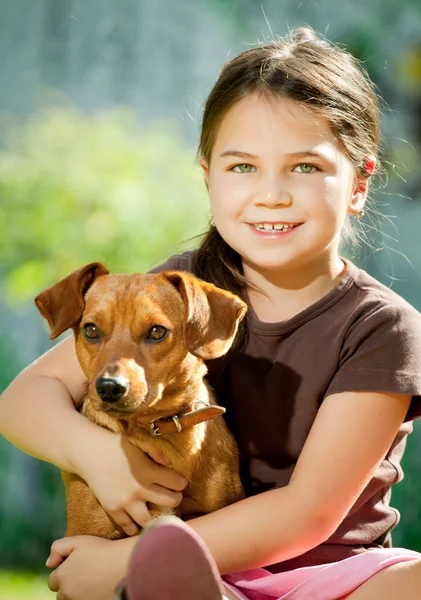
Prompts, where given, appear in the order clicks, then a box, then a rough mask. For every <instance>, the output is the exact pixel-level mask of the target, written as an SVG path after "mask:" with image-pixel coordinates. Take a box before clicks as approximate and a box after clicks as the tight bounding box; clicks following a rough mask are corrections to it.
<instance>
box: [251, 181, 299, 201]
mask: <svg viewBox="0 0 421 600" xmlns="http://www.w3.org/2000/svg"><path fill="white" fill-rule="evenodd" d="M291 203H292V196H291V194H290V192H289V191H288V189H287V185H286V182H285V181H284V180H283V179H282V177H279V176H271V177H267V178H266V179H265V180H264V181H262V185H261V187H260V189H259V191H258V194H256V201H255V204H256V206H269V207H271V208H276V207H278V206H289V205H290V204H291Z"/></svg>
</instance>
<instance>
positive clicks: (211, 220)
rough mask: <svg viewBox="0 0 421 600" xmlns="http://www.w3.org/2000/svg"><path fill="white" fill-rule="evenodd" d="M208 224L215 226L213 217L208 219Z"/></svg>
mask: <svg viewBox="0 0 421 600" xmlns="http://www.w3.org/2000/svg"><path fill="white" fill-rule="evenodd" d="M210 225H211V227H215V219H214V218H213V217H211V219H210Z"/></svg>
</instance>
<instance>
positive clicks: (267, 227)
mask: <svg viewBox="0 0 421 600" xmlns="http://www.w3.org/2000/svg"><path fill="white" fill-rule="evenodd" d="M296 226H297V224H296V223H290V224H283V223H276V224H275V225H271V224H270V223H255V224H254V227H255V228H256V229H259V230H260V231H288V230H289V229H293V228H294V227H296Z"/></svg>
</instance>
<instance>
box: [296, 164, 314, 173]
mask: <svg viewBox="0 0 421 600" xmlns="http://www.w3.org/2000/svg"><path fill="white" fill-rule="evenodd" d="M296 169H300V171H297V172H298V173H313V172H314V171H317V167H315V166H314V165H308V164H306V163H303V164H301V165H297V166H296V167H295V169H294V171H296Z"/></svg>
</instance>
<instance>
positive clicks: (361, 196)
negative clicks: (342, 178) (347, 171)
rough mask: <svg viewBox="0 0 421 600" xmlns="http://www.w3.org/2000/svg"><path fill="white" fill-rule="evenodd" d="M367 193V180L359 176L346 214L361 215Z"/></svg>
mask: <svg viewBox="0 0 421 600" xmlns="http://www.w3.org/2000/svg"><path fill="white" fill-rule="evenodd" d="M367 193H368V179H366V178H365V177H362V176H360V175H359V176H358V178H357V181H356V184H355V188H354V191H353V192H352V196H351V200H350V203H349V206H348V214H350V215H357V216H358V215H361V214H362V212H363V211H364V205H365V201H366V200H367Z"/></svg>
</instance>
